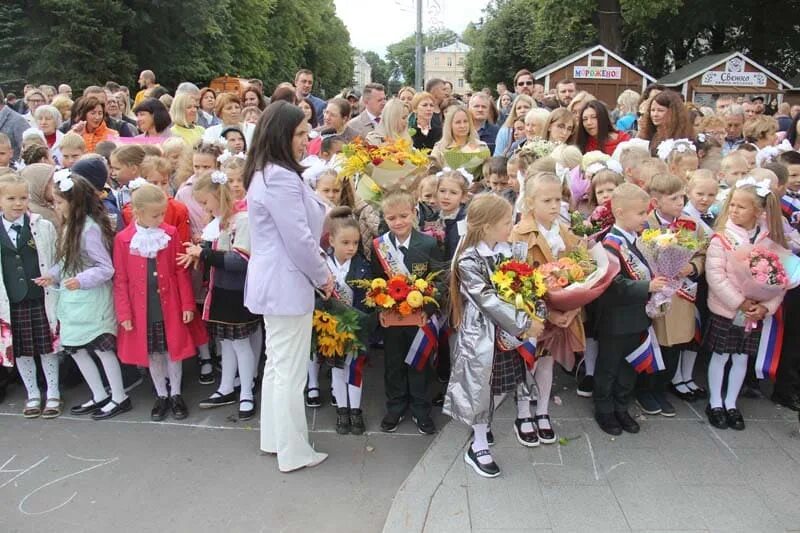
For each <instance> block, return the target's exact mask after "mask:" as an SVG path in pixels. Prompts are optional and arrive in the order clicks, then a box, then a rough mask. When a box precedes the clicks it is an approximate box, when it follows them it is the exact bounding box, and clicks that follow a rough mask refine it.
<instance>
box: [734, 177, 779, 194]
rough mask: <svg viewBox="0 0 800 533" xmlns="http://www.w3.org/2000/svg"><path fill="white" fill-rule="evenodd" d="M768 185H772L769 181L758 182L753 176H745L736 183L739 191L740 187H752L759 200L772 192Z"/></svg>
mask: <svg viewBox="0 0 800 533" xmlns="http://www.w3.org/2000/svg"><path fill="white" fill-rule="evenodd" d="M770 185H772V183H771V182H770V181H769V180H766V179H765V180H761V181H758V180H756V179H755V178H754V177H753V176H747V177H746V178H743V179H740V180H739V181H737V182H736V188H737V189H741V188H742V187H754V188H755V190H756V194H757V195H759V196H760V197H761V198H766V197H767V196H768V195H769V194H770V193H771V192H772V189H770Z"/></svg>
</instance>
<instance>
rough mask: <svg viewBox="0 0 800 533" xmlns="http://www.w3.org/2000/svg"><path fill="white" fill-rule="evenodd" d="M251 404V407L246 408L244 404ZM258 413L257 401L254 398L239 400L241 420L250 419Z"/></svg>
mask: <svg viewBox="0 0 800 533" xmlns="http://www.w3.org/2000/svg"><path fill="white" fill-rule="evenodd" d="M247 404H250V409H244V408H243V407H242V406H246V405H247ZM255 415H256V403H255V401H254V400H239V420H240V421H242V420H250V419H251V418H253V417H254V416H255Z"/></svg>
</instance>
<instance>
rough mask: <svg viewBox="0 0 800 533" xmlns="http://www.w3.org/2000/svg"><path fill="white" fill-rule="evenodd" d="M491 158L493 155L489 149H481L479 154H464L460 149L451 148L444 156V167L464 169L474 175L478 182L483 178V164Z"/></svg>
mask: <svg viewBox="0 0 800 533" xmlns="http://www.w3.org/2000/svg"><path fill="white" fill-rule="evenodd" d="M491 156H492V154H491V152H489V149H488V148H481V149H480V150H478V151H477V152H462V151H461V149H459V148H450V149H447V150H445V151H444V153H443V154H442V158H443V160H444V166H446V167H450V168H458V169H461V168H463V169H464V170H466V171H467V172H469V173H470V174H472V175H473V176H474V177H475V179H476V180H479V179H480V178H481V177H482V176H483V162H484V161H486V160H487V159H489V158H490V157H491Z"/></svg>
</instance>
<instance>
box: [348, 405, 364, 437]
mask: <svg viewBox="0 0 800 533" xmlns="http://www.w3.org/2000/svg"><path fill="white" fill-rule="evenodd" d="M366 430H367V427H366V426H365V425H364V412H363V411H362V410H361V409H350V433H352V434H353V435H363V434H364V432H365V431H366Z"/></svg>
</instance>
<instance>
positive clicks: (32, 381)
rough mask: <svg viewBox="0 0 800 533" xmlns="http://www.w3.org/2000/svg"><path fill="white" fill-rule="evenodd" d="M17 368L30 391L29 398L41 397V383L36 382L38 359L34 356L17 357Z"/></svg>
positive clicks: (27, 389)
mask: <svg viewBox="0 0 800 533" xmlns="http://www.w3.org/2000/svg"><path fill="white" fill-rule="evenodd" d="M16 364H17V370H18V371H19V375H20V377H21V378H22V382H23V383H24V384H25V390H26V391H28V399H29V400H34V399H41V397H42V393H41V391H40V390H39V384H38V383H37V382H36V361H34V359H33V357H17V361H16Z"/></svg>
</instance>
